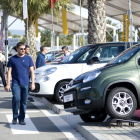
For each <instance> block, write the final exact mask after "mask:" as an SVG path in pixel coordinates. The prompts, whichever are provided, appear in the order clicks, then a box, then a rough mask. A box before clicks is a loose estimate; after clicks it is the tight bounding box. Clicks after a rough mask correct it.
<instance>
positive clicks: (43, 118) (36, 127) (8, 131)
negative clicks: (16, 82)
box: [0, 87, 84, 140]
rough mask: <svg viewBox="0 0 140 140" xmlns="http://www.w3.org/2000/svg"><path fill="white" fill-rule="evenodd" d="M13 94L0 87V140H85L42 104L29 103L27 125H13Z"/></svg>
mask: <svg viewBox="0 0 140 140" xmlns="http://www.w3.org/2000/svg"><path fill="white" fill-rule="evenodd" d="M11 97H12V93H11V92H5V91H4V90H3V87H0V135H1V136H0V140H7V139H9V140H26V139H30V140H38V139H40V140H44V139H46V138H47V139H48V140H65V139H71V140H77V139H79V140H84V138H83V137H82V136H81V134H79V133H78V132H77V131H76V130H75V129H74V128H72V127H71V126H70V125H69V124H68V123H67V122H66V121H65V120H63V119H62V118H61V117H60V116H59V115H57V114H55V113H54V112H53V111H51V110H49V109H47V108H46V106H44V105H43V104H42V103H39V102H37V101H35V102H33V103H31V102H29V101H28V108H27V113H26V119H25V121H26V123H27V124H26V125H25V126H22V125H19V124H16V125H13V124H12V123H11V121H12V110H11V99H12V98H11Z"/></svg>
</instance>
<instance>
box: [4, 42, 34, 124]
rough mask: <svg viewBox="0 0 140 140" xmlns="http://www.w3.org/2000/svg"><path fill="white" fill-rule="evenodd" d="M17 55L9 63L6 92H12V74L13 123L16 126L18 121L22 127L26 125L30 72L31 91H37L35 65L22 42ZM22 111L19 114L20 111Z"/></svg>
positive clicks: (18, 46) (18, 44)
mask: <svg viewBox="0 0 140 140" xmlns="http://www.w3.org/2000/svg"><path fill="white" fill-rule="evenodd" d="M16 48H17V52H18V53H17V55H14V56H12V57H10V59H9V62H8V65H7V67H8V73H7V85H6V87H5V90H6V91H9V90H10V80H11V74H12V86H11V88H12V94H13V97H12V110H13V120H12V123H13V124H16V123H17V119H18V120H19V124H20V125H26V123H25V121H24V119H25V113H26V107H27V99H28V92H29V71H30V73H31V85H30V88H31V90H34V89H35V83H34V69H33V67H34V64H33V61H32V59H31V57H30V56H27V55H25V45H24V43H22V42H19V43H17V45H16ZM19 108H20V111H19V113H18V110H19Z"/></svg>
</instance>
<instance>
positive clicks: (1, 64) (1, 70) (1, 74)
mask: <svg viewBox="0 0 140 140" xmlns="http://www.w3.org/2000/svg"><path fill="white" fill-rule="evenodd" d="M0 77H1V79H2V83H3V85H4V87H6V80H5V76H4V70H3V63H2V62H1V61H0Z"/></svg>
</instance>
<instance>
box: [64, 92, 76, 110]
mask: <svg viewBox="0 0 140 140" xmlns="http://www.w3.org/2000/svg"><path fill="white" fill-rule="evenodd" d="M69 94H73V101H70V102H66V103H64V108H65V109H66V108H71V107H75V106H76V102H75V99H76V91H69V92H67V93H65V95H69Z"/></svg>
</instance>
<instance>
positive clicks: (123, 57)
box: [109, 45, 140, 64]
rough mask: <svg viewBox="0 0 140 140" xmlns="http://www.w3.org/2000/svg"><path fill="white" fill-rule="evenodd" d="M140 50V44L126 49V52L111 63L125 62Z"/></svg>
mask: <svg viewBox="0 0 140 140" xmlns="http://www.w3.org/2000/svg"><path fill="white" fill-rule="evenodd" d="M139 50H140V46H139V45H136V46H133V47H131V48H129V49H127V50H125V51H124V52H122V53H121V54H120V55H118V56H117V57H116V58H115V59H113V60H112V61H111V62H110V63H109V64H117V63H122V62H125V61H127V60H129V59H130V58H131V57H132V56H134V55H135V54H136V53H137V52H138V51H139Z"/></svg>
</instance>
